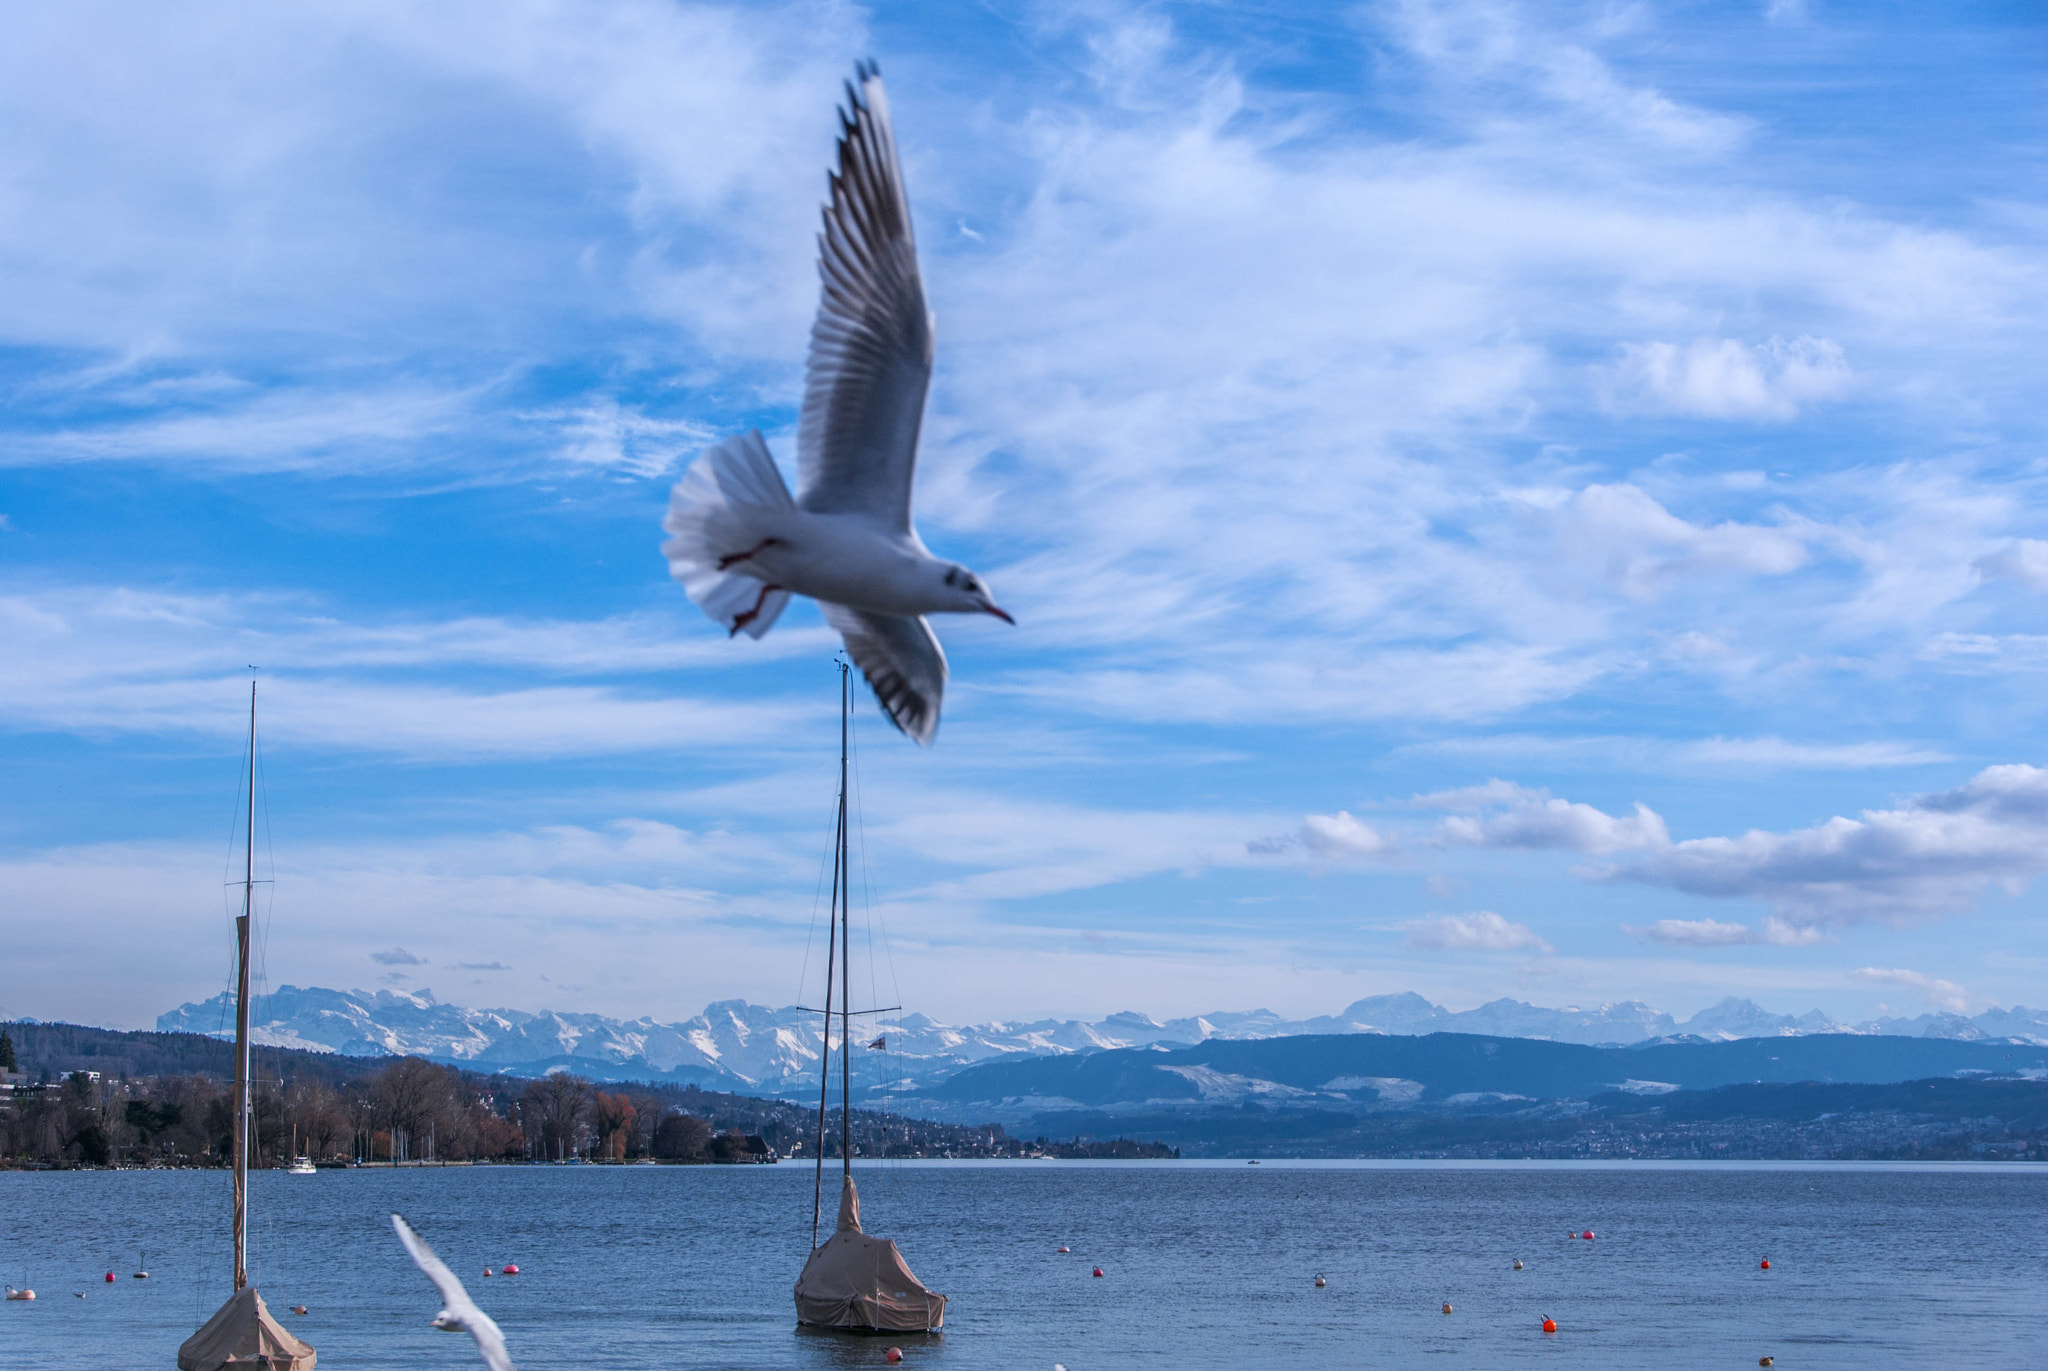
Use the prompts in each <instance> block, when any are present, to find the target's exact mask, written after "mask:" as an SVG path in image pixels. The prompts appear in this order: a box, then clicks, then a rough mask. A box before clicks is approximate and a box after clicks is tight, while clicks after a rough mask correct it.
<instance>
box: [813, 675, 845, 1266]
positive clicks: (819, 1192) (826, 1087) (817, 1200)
mask: <svg viewBox="0 0 2048 1371" xmlns="http://www.w3.org/2000/svg"><path fill="white" fill-rule="evenodd" d="M845 674H846V672H845V668H844V667H841V668H840V677H841V681H842V684H841V687H840V691H841V698H842V701H843V699H844V692H845V686H844V683H843V682H844V678H845ZM841 711H842V714H841V717H844V705H843V704H842V706H841ZM834 807H835V810H836V812H837V816H838V817H837V821H836V823H835V824H834V826H833V832H832V914H833V915H834V917H833V918H832V919H831V920H830V921H828V922H827V924H826V928H825V1009H824V1015H825V1032H824V1041H823V1043H822V1044H821V1046H820V1048H819V1052H818V1063H819V1070H818V1134H817V1139H818V1147H817V1160H816V1167H815V1177H814V1181H813V1184H812V1187H811V1250H812V1251H813V1252H815V1251H817V1250H818V1220H819V1219H820V1218H821V1217H822V1210H823V1208H824V1204H825V1102H826V1098H827V1096H828V1095H829V1093H830V1091H831V1089H832V950H833V947H834V946H835V944H836V940H837V938H838V934H839V923H838V919H837V917H836V916H837V915H838V913H839V899H840V895H841V891H840V888H839V866H840V862H839V854H840V852H841V850H842V846H843V844H844V843H845V842H846V785H845V781H844V779H842V780H841V782H840V787H839V798H838V800H837V801H836V802H835V806H834ZM844 1036H845V1035H844V1034H843V1033H842V1034H841V1038H842V1041H841V1042H840V1044H839V1051H840V1052H841V1054H842V1055H843V1054H844V1053H845V1051H846V1043H845V1042H844V1041H843V1039H844Z"/></svg>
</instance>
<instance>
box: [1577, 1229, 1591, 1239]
mask: <svg viewBox="0 0 2048 1371" xmlns="http://www.w3.org/2000/svg"><path fill="white" fill-rule="evenodd" d="M1579 1236H1580V1237H1582V1238H1584V1239H1585V1240H1586V1241H1587V1242H1591V1241H1593V1230H1592V1229H1590V1228H1589V1229H1587V1230H1586V1231H1585V1232H1583V1233H1581V1234H1579Z"/></svg>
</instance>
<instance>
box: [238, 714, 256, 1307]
mask: <svg viewBox="0 0 2048 1371" xmlns="http://www.w3.org/2000/svg"><path fill="white" fill-rule="evenodd" d="M248 817H249V826H248V829H247V837H246V844H245V848H244V852H243V865H242V915H241V917H240V918H238V919H236V920H235V1138H234V1149H235V1289H236V1290H237V1291H240V1290H242V1289H244V1288H246V1287H247V1286H248V1284H249V922H250V917H251V916H252V915H253V914H254V913H255V912H256V682H255V681H253V680H252V681H250V682H249V815H248Z"/></svg>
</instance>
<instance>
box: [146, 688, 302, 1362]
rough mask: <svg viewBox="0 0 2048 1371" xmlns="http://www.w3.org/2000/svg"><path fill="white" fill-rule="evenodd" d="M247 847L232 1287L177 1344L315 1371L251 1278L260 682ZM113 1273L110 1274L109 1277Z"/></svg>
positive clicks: (192, 1354)
mask: <svg viewBox="0 0 2048 1371" xmlns="http://www.w3.org/2000/svg"><path fill="white" fill-rule="evenodd" d="M248 800H249V809H248V819H249V826H248V833H247V839H248V845H247V848H246V849H245V852H244V858H245V860H244V865H243V880H242V912H241V914H240V915H238V916H237V917H236V919H235V1117H234V1141H233V1143H232V1144H231V1145H232V1146H233V1148H234V1154H235V1155H234V1163H235V1213H234V1227H235V1293H234V1294H232V1295H230V1296H229V1297H228V1302H227V1303H226V1304H224V1305H222V1306H221V1307H220V1308H219V1309H218V1310H216V1311H215V1312H214V1315H213V1317H212V1318H210V1319H208V1320H207V1321H206V1322H205V1323H204V1324H203V1325H201V1326H200V1329H199V1331H198V1332H197V1333H194V1334H193V1335H192V1336H191V1337H189V1338H187V1339H185V1341H184V1342H183V1343H182V1344H181V1345H180V1346H179V1348H178V1371H229V1368H246V1371H313V1364H314V1361H315V1356H314V1353H313V1349H312V1348H311V1347H309V1346H308V1345H306V1344H305V1343H303V1342H300V1341H299V1340H298V1339H297V1338H295V1337H293V1336H292V1335H291V1334H289V1333H287V1332H285V1331H284V1327H283V1326H282V1325H281V1324H279V1323H278V1321H277V1320H276V1319H273V1318H272V1317H270V1311H269V1310H268V1309H266V1308H265V1307H264V1305H263V1297H262V1296H261V1295H259V1294H257V1293H256V1289H255V1287H254V1286H252V1285H250V1284H249V1151H250V1141H251V1140H250V1136H249V1135H250V1131H251V1130H250V1127H249V1124H250V1119H251V1112H250V1108H249V942H250V937H251V927H250V925H251V923H252V921H253V920H254V918H255V914H256V683H255V682H254V681H251V682H250V683H249V796H248ZM109 1279H112V1278H111V1277H109Z"/></svg>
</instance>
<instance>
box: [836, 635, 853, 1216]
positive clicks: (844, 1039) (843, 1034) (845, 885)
mask: <svg viewBox="0 0 2048 1371" xmlns="http://www.w3.org/2000/svg"><path fill="white" fill-rule="evenodd" d="M852 716H853V670H852V668H851V667H849V666H848V665H847V664H846V663H845V662H841V663H840V664H839V870H838V871H837V872H835V873H834V875H833V879H834V880H835V881H836V882H837V883H838V885H839V1161H840V1165H841V1166H842V1167H843V1168H844V1169H845V1172H846V1179H847V1180H849V1181H850V1180H852V1179H853V1098H852V1097H853V976H852V967H853V925H852V923H851V922H850V921H849V919H848V912H849V911H850V910H851V909H852V907H853V857H852V850H853V834H852V832H851V831H850V830H849V829H848V828H847V826H846V818H847V813H846V729H847V722H848V720H849V719H851V718H852Z"/></svg>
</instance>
